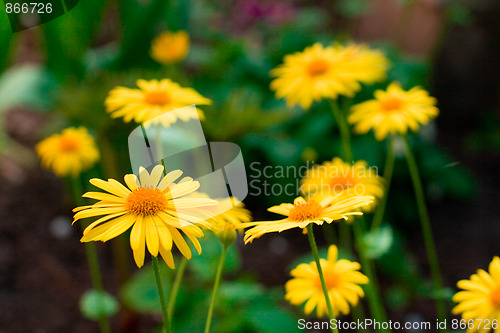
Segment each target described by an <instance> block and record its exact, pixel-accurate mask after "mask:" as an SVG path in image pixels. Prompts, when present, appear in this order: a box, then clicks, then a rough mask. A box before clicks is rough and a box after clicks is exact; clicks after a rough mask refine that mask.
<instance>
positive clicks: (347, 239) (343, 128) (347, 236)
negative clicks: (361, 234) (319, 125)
mask: <svg viewBox="0 0 500 333" xmlns="http://www.w3.org/2000/svg"><path fill="white" fill-rule="evenodd" d="M329 102H330V108H331V109H332V112H333V116H334V117H335V121H336V122H337V125H338V126H339V131H340V138H341V143H342V158H343V159H344V161H345V162H347V163H351V162H352V159H353V154H352V149H351V132H350V131H349V125H348V124H347V123H346V121H345V117H344V115H343V114H342V112H341V110H340V108H339V104H338V102H337V100H334V99H330V100H329ZM339 235H340V243H339V245H340V246H341V247H344V248H346V249H348V250H350V249H351V248H352V242H351V233H350V231H349V226H348V225H347V224H345V223H341V224H340V225H339Z"/></svg>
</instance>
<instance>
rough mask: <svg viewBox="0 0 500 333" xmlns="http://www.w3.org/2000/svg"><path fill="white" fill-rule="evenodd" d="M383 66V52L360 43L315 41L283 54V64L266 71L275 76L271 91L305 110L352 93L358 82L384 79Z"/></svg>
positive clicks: (385, 60) (349, 95) (385, 69)
mask: <svg viewBox="0 0 500 333" xmlns="http://www.w3.org/2000/svg"><path fill="white" fill-rule="evenodd" d="M387 68H388V61H387V59H386V58H385V57H384V56H383V54H382V53H381V52H379V51H375V50H370V49H369V48H368V47H366V46H364V45H357V44H350V45H348V46H342V45H340V44H336V45H333V46H328V47H324V46H323V45H321V44H319V43H316V44H314V45H312V46H310V47H307V48H306V49H304V51H302V52H297V53H294V54H290V55H287V56H285V58H284V61H283V64H281V65H279V66H278V67H276V68H275V69H273V70H272V71H271V73H270V74H271V76H272V77H274V78H275V79H274V80H273V81H272V82H271V90H275V91H276V97H278V98H285V99H286V101H287V104H288V105H289V106H293V105H295V104H299V105H300V106H301V107H302V108H304V109H309V108H310V107H311V105H312V103H313V102H315V101H316V102H317V101H320V100H322V99H325V98H331V99H336V98H337V97H338V96H339V95H344V96H348V97H352V96H354V94H355V93H356V92H357V91H359V90H360V89H361V84H360V83H373V82H376V81H379V80H381V79H383V78H385V74H386V71H387Z"/></svg>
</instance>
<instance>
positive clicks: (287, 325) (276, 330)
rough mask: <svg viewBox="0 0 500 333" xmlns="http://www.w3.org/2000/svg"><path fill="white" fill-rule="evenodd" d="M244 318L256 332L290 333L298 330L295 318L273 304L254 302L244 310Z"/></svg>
mask: <svg viewBox="0 0 500 333" xmlns="http://www.w3.org/2000/svg"><path fill="white" fill-rule="evenodd" d="M245 313H246V318H247V321H249V322H250V323H251V324H252V326H253V327H254V329H255V331H256V332H260V333H281V332H282V333H290V332H299V329H298V327H297V319H296V318H295V317H294V316H293V315H292V314H291V313H290V312H288V311H285V310H284V309H280V308H279V307H276V305H275V304H267V305H265V304H259V303H257V304H254V305H253V306H252V305H251V306H249V307H248V308H247V309H246V311H245Z"/></svg>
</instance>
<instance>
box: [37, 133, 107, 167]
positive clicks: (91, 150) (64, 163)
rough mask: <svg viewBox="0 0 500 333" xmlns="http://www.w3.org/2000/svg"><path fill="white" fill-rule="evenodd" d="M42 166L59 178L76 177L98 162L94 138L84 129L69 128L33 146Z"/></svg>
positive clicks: (97, 151)
mask: <svg viewBox="0 0 500 333" xmlns="http://www.w3.org/2000/svg"><path fill="white" fill-rule="evenodd" d="M35 150H36V152H37V154H38V156H39V157H40V160H41V163H42V166H43V167H44V168H46V169H49V170H52V172H54V173H55V174H56V175H58V176H59V177H66V176H73V177H76V176H78V175H79V174H80V173H81V172H82V171H85V170H87V169H89V168H91V167H92V166H93V165H94V164H95V163H96V162H97V161H98V160H99V150H98V149H97V146H96V143H95V140H94V138H93V137H92V136H91V135H90V134H89V133H88V131H87V129H86V128H85V127H78V128H76V127H69V128H66V129H65V130H63V131H62V132H61V133H60V134H53V135H51V136H49V137H48V138H46V139H44V140H43V141H41V142H39V143H38V144H37V145H36V146H35Z"/></svg>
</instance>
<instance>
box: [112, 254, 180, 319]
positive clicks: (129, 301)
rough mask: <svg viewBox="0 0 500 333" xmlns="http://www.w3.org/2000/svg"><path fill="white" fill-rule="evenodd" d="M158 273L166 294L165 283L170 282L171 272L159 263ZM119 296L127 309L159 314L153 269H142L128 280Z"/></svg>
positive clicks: (159, 308) (158, 300) (158, 298)
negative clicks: (159, 272) (160, 275)
mask: <svg viewBox="0 0 500 333" xmlns="http://www.w3.org/2000/svg"><path fill="white" fill-rule="evenodd" d="M160 271H161V274H162V278H163V286H164V289H165V294H167V291H166V290H167V286H168V285H169V284H168V283H167V281H170V280H171V279H170V278H169V276H170V275H172V272H173V271H172V270H171V269H170V268H168V267H167V265H165V263H164V262H163V261H160ZM120 296H121V299H122V301H123V303H125V305H127V307H128V308H130V309H132V310H135V311H137V312H140V313H151V312H159V311H160V310H161V304H160V297H159V295H158V288H157V286H156V279H155V273H154V270H153V267H151V266H148V267H143V268H142V269H141V270H139V271H138V272H137V273H136V274H134V275H133V276H132V278H130V279H129V280H128V281H127V282H126V283H125V285H124V286H123V287H122V289H121V291H120Z"/></svg>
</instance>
